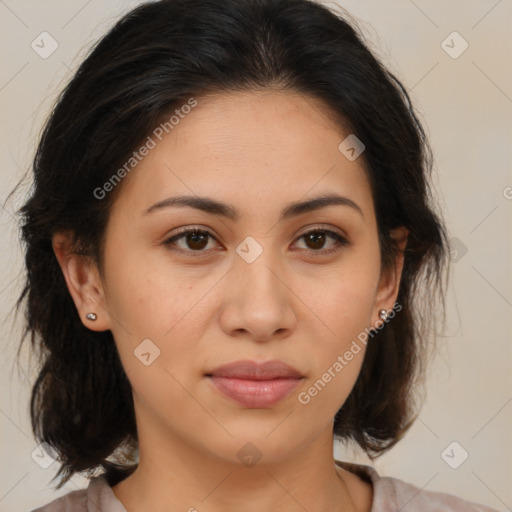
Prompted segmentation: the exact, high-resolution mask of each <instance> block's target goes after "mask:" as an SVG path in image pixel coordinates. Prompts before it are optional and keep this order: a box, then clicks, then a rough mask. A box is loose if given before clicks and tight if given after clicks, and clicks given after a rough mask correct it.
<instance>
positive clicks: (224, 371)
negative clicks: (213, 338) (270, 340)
mask: <svg viewBox="0 0 512 512" xmlns="http://www.w3.org/2000/svg"><path fill="white" fill-rule="evenodd" d="M206 377H207V378H208V379H209V380H210V382H211V383H212V384H213V386H214V388H215V389H216V390H217V391H218V392H220V393H221V394H223V395H224V396H226V397H227V398H229V399H231V400H232V401H233V402H235V403H237V404H238V405H241V406H243V407H246V408H250V409H267V408H269V407H272V406H273V405H276V404H277V403H278V402H280V401H281V400H283V399H284V398H286V397H287V396H288V395H289V394H290V393H291V391H292V390H293V389H295V388H296V387H297V386H298V385H299V383H300V381H301V380H302V379H303V378H304V376H303V375H302V374H301V373H300V372H299V371H298V370H296V369H295V368H293V367H291V366H289V365H287V364H286V363H284V362H282V361H275V360H274V361H266V362H262V363H258V362H256V361H248V360H244V361H235V362H234V363H229V364H227V365H223V366H220V367H218V368H216V369H215V370H213V371H212V372H210V373H207V374H206Z"/></svg>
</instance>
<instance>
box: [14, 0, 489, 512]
mask: <svg viewBox="0 0 512 512" xmlns="http://www.w3.org/2000/svg"><path fill="white" fill-rule="evenodd" d="M430 168H431V157H430V150H429V146H428V142H427V140H426V138H425V135H424V132H423V130H422V127H421V125H420V123H419V122H418V119H417V118H416V116H415V114H414V111H413V109H412V107H411V104H410V101H409V98H408V96H407V93H406V92H405V90H404V89H403V87H402V86H401V84H400V82H399V81H398V80H397V79H396V78H395V77H394V76H393V75H392V74H391V73H389V71H387V70H386V69H385V68H384V67H383V66H382V65H381V64H380V63H379V62H378V60H377V59H376V58H375V57H374V56H373V55H372V53H371V52H370V51H369V50H368V48H367V47H366V45H365V44H364V42H363V41H362V39H361V38H360V37H359V36H358V35H357V33H356V32H355V30H354V29H353V28H352V27H351V26H350V25H349V24H348V23H347V22H346V21H345V20H344V19H343V18H342V17H341V16H338V15H336V14H334V13H333V12H331V11H329V10H328V9H327V8H325V7H322V6H321V5H319V4H316V3H313V2H310V1H307V0H243V1H240V0H228V1H223V2H217V1H215V0H206V1H205V0H201V1H198V0H181V1H180V0H168V1H158V2H153V3H149V4H144V5H141V6H140V7H138V8H136V9H135V10H133V11H132V12H130V13H128V14H127V15H126V16H125V17H124V18H123V19H121V20H120V21H119V22H118V23H117V24H116V25H115V26H114V28H113V29H112V30H110V32H109V33H108V34H107V35H106V36H104V37H103V39H102V40H101V41H100V42H99V43H98V44H97V46H96V47H95V48H94V49H93V51H92V52H91V53H90V54H89V56H88V57H87V58H86V59H85V61H84V62H83V64H82V65H81V66H80V68H79V70H78V71H77V72H76V74H75V76H74V77H73V79H72V80H71V82H70V83H69V85H68V86H67V87H66V89H65V90H64V92H63V93H62V95H61V97H60V99H59V102H58V104H57V105H56V107H55V109H54V111H53V113H52V115H51V117H50V119H49V120H48V122H47V125H46V127H45V130H44V132H43V135H42V138H41V141H40V144H39V147H38V150H37V154H36V157H35V160H34V179H35V187H34V190H33V194H32V197H31V198H30V199H29V200H28V202H27V203H26V204H25V206H24V207H23V208H22V214H23V215H24V226H23V235H24V240H25V242H26V266H27V284H26V288H25V290H24V292H23V295H22V298H21V299H23V300H26V302H27V308H28V310H27V311H28V313H27V331H28V333H30V335H31V340H32V343H33V345H34V347H39V348H40V349H41V351H40V357H41V370H40V373H39V377H38V379H37V381H36V383H35V385H34V388H33V394H32V402H31V413H32V422H33V428H34V433H35V435H36V437H37V439H38V440H39V441H41V442H43V443H46V444H45V445H44V446H46V447H48V448H51V449H52V450H54V452H55V456H56V457H58V458H59V460H60V462H61V469H60V471H59V474H58V476H59V475H60V476H61V480H60V483H59V486H58V487H61V486H62V485H63V484H64V483H65V482H66V481H67V480H69V478H70V477H71V476H72V475H73V474H74V473H76V472H79V471H80V472H87V473H88V474H89V475H91V477H92V478H91V483H90V485H89V487H88V488H87V489H86V490H81V491H75V492H73V493H69V494H68V495H66V496H64V497H62V498H59V499H58V500H56V501H54V502H52V503H51V504H48V505H46V506H43V507H42V508H40V509H38V512H51V511H55V510H59V511H73V512H78V511H84V512H85V511H92V510H94V511H97V510H101V511H102V512H111V511H122V512H136V511H143V510H154V511H159V510H162V511H163V510H166V511H167V510H188V511H194V510H199V511H201V512H203V511H229V510H234V509H240V508H241V507H243V508H244V509H245V510H257V511H262V510H268V511H271V510H272V511H274V510H280V511H285V512H287V511H296V510H308V511H317V510H318V511H324V512H325V511H334V510H344V511H357V512H362V511H372V512H384V511H395V510H399V509H404V508H405V507H406V506H408V507H409V509H410V510H417V511H430V510H432V511H433V510H439V509H440V508H442V509H443V510H461V511H462V510H464V511H470V510H475V511H476V510H491V509H490V508H488V507H484V506H481V505H476V504H472V503H469V502H467V501H465V500H463V499H461V498H457V497H454V496H451V495H447V494H441V493H434V492H430V491H421V490H420V489H418V488H416V487H414V486H413V485H411V484H407V483H405V482H403V481H400V480H397V479H394V478H382V477H380V476H379V475H378V473H377V472H376V471H375V470H374V469H372V468H371V467H369V466H364V465H356V464H349V463H346V462H342V461H335V460H334V458H333V438H336V439H339V440H342V441H345V442H348V441H350V440H352V441H355V442H356V443H357V444H358V445H359V446H360V447H361V449H362V450H363V451H365V452H366V453H367V454H368V455H369V456H370V457H372V458H373V457H376V456H378V455H380V454H382V453H384V452H385V451H386V450H388V449H389V448H391V447H392V446H393V445H394V444H395V443H396V442H397V441H398V440H399V439H400V438H401V437H402V436H403V435H404V434H405V432H406V431H407V429H408V428H409V427H410V425H411V423H412V422H413V420H414V417H415V415H416V413H417V410H416V409H415V408H414V398H415V385H416V384H415V383H416V382H417V378H418V377H420V376H421V375H422V370H423V361H424V359H425V357H426V347H427V343H429V342H430V337H431V336H430V334H431V331H429V330H428V328H429V327H430V328H432V326H429V325H428V320H429V318H433V317H429V313H432V314H433V313H434V311H435V307H436V304H437V302H436V301H435V299H436V298H438V299H442V298H443V290H444V283H445V281H444V277H445V275H444V272H445V270H446V263H447V241H446V233H445V228H444V226H443V223H442V221H441V217H440V215H439V214H437V213H436V212H435V209H434V206H433V204H432V202H431V200H430V191H429V186H428V183H429V172H430ZM21 299H20V301H21ZM420 306H421V311H420ZM429 308H430V309H429ZM422 318H423V319H426V322H420V320H421V319H422Z"/></svg>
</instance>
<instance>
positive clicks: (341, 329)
mask: <svg viewBox="0 0 512 512" xmlns="http://www.w3.org/2000/svg"><path fill="white" fill-rule="evenodd" d="M197 101H198V104H197V106H196V107H195V108H194V109H192V111H191V112H190V113H189V114H188V115H187V116H185V117H184V118H183V119H181V120H180V122H179V124H177V125H176V126H174V128H173V129H172V131H170V133H169V134H167V135H166V136H165V137H163V138H162V140H161V141H158V139H156V141H157V144H156V147H154V148H153V149H151V150H150V151H149V153H148V155H147V156H145V157H144V158H143V160H142V161H141V162H140V163H139V164H138V165H137V166H136V168H135V169H134V170H133V171H131V173H130V174H129V175H128V176H127V177H125V178H124V181H123V183H122V189H121V191H120V194H119V196H118V198H117V199H116V201H115V202H114V204H113V207H112V210H111V216H110V219H109V223H108V226H107V231H106V238H105V240H106V241H105V252H104V266H103V269H102V273H101V276H100V277H99V276H98V282H97V287H96V288H95V289H96V290H97V292H98V296H97V300H98V302H99V305H97V307H96V308H95V309H93V310H95V311H98V316H100V317H101V318H99V319H98V322H96V323H95V325H94V326H92V325H91V324H90V323H89V324H88V327H92V328H96V329H102V328H104V329H106V328H108V329H111V331H112V333H113V335H114V338H115V342H116V345H117V348H118V351H119V354H120V357H121V360H122V363H123V366H124V368H125V370H126V373H127V375H128V378H129V380H130V382H131V384H132V389H133V394H134V402H135V407H136V417H137V425H138V430H139V440H140V442H145V443H146V444H148V443H150V442H151V441H150V439H151V438H152V437H151V436H153V438H155V439H156V438H158V439H159V441H161V439H163V438H165V439H166V440H167V441H168V442H169V447H171V446H173V445H176V446H177V445H179V446H189V447H193V448H194V449H197V450H199V451H201V452H202V453H205V454H208V455H210V456H212V457H217V458H220V459H224V460H226V461H237V458H239V457H240V449H241V448H242V447H244V445H246V443H248V442H251V443H252V444H254V445H255V446H256V447H257V449H258V450H259V452H260V453H261V454H263V456H264V457H265V461H267V462H272V461H277V460H280V459H283V458H285V457H287V456H289V454H290V453H292V452H296V451H297V450H300V449H301V447H306V446H308V445H309V444H311V442H312V440H313V439H316V438H318V436H320V435H321V434H322V432H326V431H329V432H332V424H333V418H334V415H335V413H336V412H337V410H338V409H339V408H340V407H341V406H342V404H343V403H344V401H345V399H346V398H347V396H348V394H349V392H350V390H351V389H352V387H353V385H354V383H355V381H356V378H357V376H358V374H359V371H360V369H361V365H362V363H363V359H364V353H365V348H366V346H365V344H364V343H362V342H361V341H357V340H358V336H359V340H361V337H360V335H361V333H362V332H364V330H365V328H369V327H372V326H374V325H375V324H376V322H377V319H378V310H379V309H380V308H385V309H388V310H390V309H391V308H392V307H393V304H394V301H395V299H396V293H397V288H398V279H397V278H396V276H394V277H393V276H391V277H390V276H387V275H383V274H381V267H380V253H379V243H378V236H377V224H376V218H375V211H374V205H373V199H372V195H371V190H370V184H369V181H368V179H367V176H366V174H365V171H364V169H363V164H362V159H361V158H357V159H356V160H354V161H350V160H349V159H347V158H346V157H345V156H344V155H343V154H342V153H341V152H340V151H339V150H338V146H339V144H340V143H341V142H342V140H344V139H345V137H346V136H347V135H348V134H346V133H344V132H343V130H342V128H341V127H340V126H339V125H338V124H337V123H335V122H334V121H333V120H331V119H330V118H329V117H328V116H327V115H326V110H325V106H324V105H323V104H322V103H321V102H319V101H318V100H314V99H312V98H308V97H306V96H302V95H299V94H297V93H293V92H289V91H288V92H276V91H266V92H258V93H255V92H254V93H252V92H251V93H249V92H246V93H233V94H226V95H218V96H211V97H208V98H197ZM185 196H186V197H187V198H188V199H182V201H181V204H178V203H177V202H176V200H175V199H173V198H176V197H185ZM322 196H330V197H331V199H332V198H334V197H335V196H338V199H332V200H331V201H325V202H324V203H321V202H318V201H317V202H315V201H314V200H315V199H317V198H319V197H322ZM206 198H208V200H206ZM339 198H341V199H339ZM301 204H302V206H297V205H301ZM293 205H295V206H293ZM308 205H309V206H308ZM76 302H77V305H78V306H79V309H83V314H82V313H81V314H82V317H84V316H85V313H86V310H87V308H89V310H90V308H92V307H93V306H91V305H87V304H83V303H82V304H81V305H80V304H79V301H78V300H77V301H76ZM354 341H355V342H356V345H354ZM369 342H371V340H370V341H369ZM356 347H357V348H356ZM348 352H350V353H351V354H352V356H351V357H350V355H349V354H347V353H348ZM240 361H245V362H247V361H249V362H253V363H262V362H268V361H274V362H275V361H278V362H281V363H284V364H286V365H288V366H287V367H284V366H282V365H279V364H273V365H272V364H271V365H270V366H267V367H263V369H262V367H258V366H257V365H251V364H245V365H244V364H242V365H239V366H236V365H235V366H236V367H235V368H231V369H228V370H227V371H225V372H223V371H220V370H218V369H219V368H220V367H222V366H223V365H226V364H230V363H236V362H240ZM289 367H291V368H292V369H293V371H291V370H290V368H289ZM217 370H218V371H217ZM265 372H267V373H265ZM254 379H261V380H259V381H255V380H254ZM319 381H320V382H319ZM315 383H316V386H315ZM315 390H316V391H315ZM155 433H156V434H155ZM143 438H144V439H145V440H144V441H142V439H143ZM244 449H247V448H244ZM237 453H238V455H237Z"/></svg>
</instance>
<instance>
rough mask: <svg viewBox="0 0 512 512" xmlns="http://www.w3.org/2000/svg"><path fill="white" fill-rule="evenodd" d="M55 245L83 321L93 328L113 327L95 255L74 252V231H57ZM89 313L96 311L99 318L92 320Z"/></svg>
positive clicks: (98, 329) (70, 291)
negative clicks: (87, 255)
mask: <svg viewBox="0 0 512 512" xmlns="http://www.w3.org/2000/svg"><path fill="white" fill-rule="evenodd" d="M52 247H53V252H54V253H55V256H56V257H57V260H58V262H59V265H60V268H61V270H62V273H63V274H64V279H65V280H66V284H67V287H68V290H69V293H70V294H71V297H72V298H73V302H74V303H75V306H76V309H77V311H78V314H79V315H80V318H81V319H82V322H83V324H84V325H85V326H86V327H87V328H89V329H91V330H93V331H106V330H108V329H110V326H111V323H110V316H109V315H108V313H107V308H106V301H105V294H104V291H103V285H102V282H101V278H100V274H99V271H98V268H97V266H96V264H95V263H94V262H93V261H92V259H91V258H89V257H86V256H83V255H79V254H76V252H74V250H73V249H74V240H73V233H71V232H61V233H56V234H55V235H54V236H53V238H52ZM88 313H94V314H95V315H96V319H95V320H90V319H88V318H87V314H88Z"/></svg>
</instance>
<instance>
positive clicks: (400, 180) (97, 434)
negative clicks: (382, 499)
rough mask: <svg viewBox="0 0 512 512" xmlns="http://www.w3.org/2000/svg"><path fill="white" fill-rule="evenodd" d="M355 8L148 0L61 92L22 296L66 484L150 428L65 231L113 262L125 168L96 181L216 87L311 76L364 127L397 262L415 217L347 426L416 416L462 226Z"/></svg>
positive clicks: (368, 444)
mask: <svg viewBox="0 0 512 512" xmlns="http://www.w3.org/2000/svg"><path fill="white" fill-rule="evenodd" d="M346 18H347V16H344V15H342V14H341V13H335V12H334V11H331V10H329V9H328V8H326V7H324V6H322V5H320V4H318V3H316V2H313V1H310V0H223V1H221V2H219V1H218V0H162V1H156V2H152V3H147V4H142V5H140V6H139V7H137V8H135V9H134V10H132V11H131V12H129V13H128V14H126V15H125V16H124V17H123V18H122V19H121V20H120V21H118V22H117V23H116V24H115V26H114V27H113V28H112V29H111V30H110V31H109V32H108V33H107V34H106V35H105V36H104V37H103V38H102V39H101V40H100V41H99V42H98V43H97V44H96V45H95V46H94V48H93V49H92V50H91V51H90V52H89V55H88V56H87V58H86V59H85V60H84V61H83V63H82V64H81V65H80V67H79V68H78V70H77V71H76V73H75V74H74V76H73V78H72V79H71V81H70V82H69V83H68V85H67V86H66V87H65V89H64V91H63V92H62V93H61V94H60V96H59V98H58V101H57V103H56V105H55V107H54V109H53V112H52V113H51V116H50V117H49V119H48V121H47V123H46V125H45V127H44V130H43V133H42V136H41V139H40V141H39V145H38V148H37V152H36V155H35V158H34V161H33V178H34V188H33V191H32V193H31V197H30V198H29V199H28V201H27V202H26V204H25V205H24V206H23V207H22V208H21V210H20V213H21V215H22V217H23V227H22V233H23V241H24V244H25V264H26V271H27V277H26V285H25V288H24V290H23V293H22V295H21V296H20V299H19V301H18V306H20V305H21V304H24V303H26V333H25V336H24V339H26V338H27V337H29V338H30V340H31V344H32V347H33V348H34V349H39V350H38V351H37V353H38V356H39V358H40V369H39V375H38V377H37V380H36V382H35V384H34V387H33V390H32V399H31V418H32V426H33V430H34V434H35V436H36V438H37V439H38V440H40V441H45V442H47V443H48V444H49V445H50V446H51V447H53V448H54V449H55V451H56V452H57V454H58V455H59V458H60V462H61V466H60V470H59V472H58V474H57V476H59V475H61V476H62V478H61V481H60V484H59V486H58V487H61V486H62V485H63V484H64V483H65V482H66V481H67V480H68V479H69V478H70V476H72V475H73V473H75V472H78V471H87V470H89V471H91V470H94V469H96V470H98V469H100V470H101V469H102V468H103V470H104V475H105V476H106V478H107V480H108V482H109V484H110V485H114V484H115V483H117V482H118V481H120V480H122V479H123V478H125V477H126V476H128V475H129V474H130V473H131V472H133V470H134V468H135V467H136V466H135V465H128V464H127V463H123V462H122V461H119V460H117V462H116V460H115V458H113V454H115V453H117V452H118V451H119V450H121V449H123V448H124V449H125V450H126V451H127V452H128V453H130V452H135V451H136V449H137V432H136V424H135V417H134V408H133V401H132V393H131V388H130V383H129V381H128V379H127V377H126V375H125V372H124V370H123V367H122V365H121V362H120V359H119V356H118V353H117V350H116V346H115V344H114V340H113V337H112V334H111V332H110V331H107V332H93V331H91V330H89V329H87V328H86V327H84V325H83V324H82V321H81V320H80V318H79V315H78V313H77V310H76V308H75V306H74V303H73V301H72V299H71V296H70V294H69V292H68V290H67V287H66V283H65V280H64V278H63V275H62V272H61V269H60V267H59V265H58V262H57V259H56V257H55V255H54V253H53V250H52V236H53V235H54V234H55V233H57V232H59V231H68V230H69V231H71V232H73V233H74V235H75V240H76V250H77V251H80V252H81V253H82V254H85V255H88V256H90V257H92V258H94V260H95V261H96V263H97V264H98V265H99V267H100V268H101V261H102V247H103V241H104V240H103V237H104V233H105V226H106V224H107V221H108V216H109V209H110V207H111V206H112V203H113V201H114V200H115V198H116V196H117V194H119V193H120V190H121V189H122V183H121V184H120V185H118V186H117V187H116V188H115V190H113V191H112V192H111V193H109V194H107V195H106V197H104V198H102V199H98V198H97V197H96V195H95V194H94V191H95V190H97V189H98V187H101V186H102V185H103V184H104V183H106V182H107V181H108V180H109V178H111V177H112V175H113V173H114V172H115V171H116V170H117V169H119V168H120V167H121V166H122V165H123V163H124V162H126V161H127V160H128V159H129V158H130V156H131V155H132V153H133V151H134V150H135V149H136V148H138V147H139V146H140V144H141V142H142V141H143V140H145V138H146V137H147V136H148V134H150V133H152V130H154V128H155V127H156V126H158V124H159V123H160V122H161V121H162V120H163V119H166V118H168V117H169V115H170V113H172V112H173V109H175V108H176V107H178V106H180V105H182V104H184V103H186V101H187V99H189V98H190V97H195V98H197V99H198V100H199V99H200V98H201V95H206V94H210V93H218V92H221V93H223V92H224V93H229V92H230V91H249V90H261V89H278V90H294V91H298V92H299V93H302V94H305V95H309V96H311V97H314V98H318V99H320V100H322V101H323V103H324V104H325V105H326V107H327V108H328V110H329V111H330V112H332V113H333V115H335V116H336V117H337V118H338V119H339V120H340V122H341V123H342V124H343V128H344V129H345V131H346V132H347V133H353V134H355V135H356V136H357V137H358V138H359V139H360V140H361V141H362V142H363V143H364V145H365V147H366V149H365V151H364V153H363V155H362V156H361V157H360V158H362V159H363V161H364V164H365V167H366V171H367V173H368V177H369V180H370V183H371V188H372V193H373V198H374V203H375V210H376V216H377V224H378V235H379V242H380V247H381V258H382V268H383V270H386V269H387V268H389V266H390V264H391V262H393V261H394V257H395V255H396V247H395V245H394V243H393V240H392V238H391V237H390V234H389V233H390V230H392V229H393V228H395V227H397V226H405V227H406V228H407V229H408V230H409V232H410V233H409V239H408V243H407V247H406V249H405V260H404V269H403V274H402V280H401V284H400V289H399V294H398V300H397V301H398V303H399V304H400V305H401V310H400V311H399V312H396V315H395V317H394V318H393V320H392V321H391V322H389V323H388V324H386V325H385V326H384V327H383V329H381V330H380V331H379V332H378V334H377V335H376V336H375V337H374V338H371V339H370V340H369V343H368V348H367V353H366V356H365V359H364V363H363V367H362V370H361V373H360V375H359V377H358V379H357V382H356V384H355V386H354V388H353V390H352V392H351V394H350V395H349V397H348V399H347V400H346V402H345V403H344V405H343V407H342V408H341V409H340V410H339V411H338V413H337V414H336V417H335V422H334V435H335V436H336V437H337V438H338V439H341V440H345V441H348V440H350V439H352V440H355V441H356V442H357V443H358V444H359V445H360V447H361V448H362V449H363V450H365V451H366V453H367V454H368V455H369V456H371V457H375V456H377V455H379V454H380V453H383V452H384V451H385V450H386V449H388V448H389V447H391V446H392V445H393V444H394V443H396V442H397V440H399V439H400V438H401V437H402V436H403V434H404V432H405V431H406V430H407V428H408V427H409V426H410V424H411V422H412V421H413V418H414V414H415V411H416V409H417V407H416V406H417V405H418V403H417V402H416V401H415V397H417V396H418V395H417V393H416V391H417V386H416V384H418V383H419V382H420V380H419V377H420V376H421V375H423V370H424V364H423V363H424V361H425V360H426V359H425V357H426V354H427V352H428V351H427V350H426V348H427V345H428V344H430V343H431V341H432V340H431V338H432V336H431V331H432V329H431V328H429V323H434V324H435V322H436V321H437V318H436V317H435V316H434V313H435V311H436V309H435V307H436V305H437V299H438V298H440V299H441V301H442V303H443V306H444V286H445V285H444V281H443V276H444V269H445V268H446V265H445V264H446V263H447V254H448V251H447V238H446V234H445V230H444V227H443V224H442V222H441V220H440V219H441V217H440V215H439V214H437V213H436V212H435V208H434V203H433V199H432V196H431V190H430V189H431V183H430V182H429V180H430V173H431V169H432V155H431V150H430V147H429V144H428V141H427V139H426V136H425V133H424V130H423V129H422V126H421V124H420V122H419V120H418V118H417V116H416V115H415V112H414V110H413V107H412V106H411V102H410V99H409V96H408V94H407V92H406V91H405V90H404V87H403V86H402V85H401V83H400V81H399V80H398V79H397V78H396V77H395V76H394V75H393V74H392V73H391V72H390V71H389V70H387V69H386V68H385V67H384V66H383V65H382V64H381V63H380V61H379V60H378V59H377V58H376V57H375V56H374V55H373V53H372V52H371V51H370V50H369V48H368V46H367V45H366V44H365V42H364V39H363V36H362V35H361V34H360V33H359V32H358V31H357V29H355V28H354V27H355V25H354V24H353V23H349V22H347V21H346ZM353 25H354V26H353ZM443 311H444V309H443ZM425 320H427V321H428V322H427V321H425Z"/></svg>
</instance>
